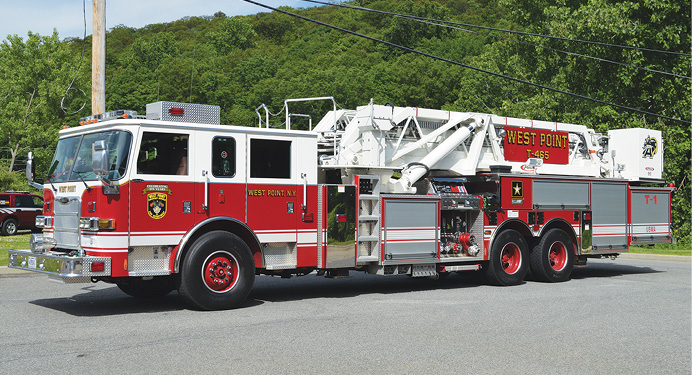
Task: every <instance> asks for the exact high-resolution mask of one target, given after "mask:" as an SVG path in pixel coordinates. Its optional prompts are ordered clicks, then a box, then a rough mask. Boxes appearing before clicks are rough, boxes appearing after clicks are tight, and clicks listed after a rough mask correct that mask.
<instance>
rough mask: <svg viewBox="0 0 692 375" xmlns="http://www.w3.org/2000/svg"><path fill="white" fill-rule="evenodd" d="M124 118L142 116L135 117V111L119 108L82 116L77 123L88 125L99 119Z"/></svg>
mask: <svg viewBox="0 0 692 375" xmlns="http://www.w3.org/2000/svg"><path fill="white" fill-rule="evenodd" d="M126 118H142V117H141V116H140V117H137V111H126V110H123V109H119V110H117V111H110V112H106V113H100V114H98V115H91V116H87V117H82V118H80V119H79V125H90V124H95V123H97V122H99V121H107V120H114V119H126Z"/></svg>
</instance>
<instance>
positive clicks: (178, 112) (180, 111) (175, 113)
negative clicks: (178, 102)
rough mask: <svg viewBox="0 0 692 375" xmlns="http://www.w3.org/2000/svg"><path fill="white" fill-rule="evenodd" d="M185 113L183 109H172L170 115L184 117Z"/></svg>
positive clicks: (169, 111)
mask: <svg viewBox="0 0 692 375" xmlns="http://www.w3.org/2000/svg"><path fill="white" fill-rule="evenodd" d="M184 112H185V111H184V110H183V109H182V108H171V109H169V110H168V113H170V114H171V115H172V116H182V115H183V114H184Z"/></svg>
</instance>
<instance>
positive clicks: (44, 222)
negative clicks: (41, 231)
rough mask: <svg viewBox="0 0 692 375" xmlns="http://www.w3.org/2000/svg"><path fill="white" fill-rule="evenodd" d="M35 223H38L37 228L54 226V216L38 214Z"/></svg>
mask: <svg viewBox="0 0 692 375" xmlns="http://www.w3.org/2000/svg"><path fill="white" fill-rule="evenodd" d="M34 225H36V227H37V228H49V227H51V226H53V218H52V217H50V216H36V221H35V222H34Z"/></svg>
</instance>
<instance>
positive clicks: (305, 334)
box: [0, 259, 692, 375]
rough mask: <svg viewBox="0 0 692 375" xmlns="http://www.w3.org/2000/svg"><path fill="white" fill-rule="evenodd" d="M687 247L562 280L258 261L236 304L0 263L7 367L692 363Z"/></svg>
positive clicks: (528, 369) (442, 368)
mask: <svg viewBox="0 0 692 375" xmlns="http://www.w3.org/2000/svg"><path fill="white" fill-rule="evenodd" d="M690 271H691V263H681V262H672V261H657V260H633V259H618V260H616V261H610V260H590V261H589V265H588V266H586V267H583V268H577V269H575V271H574V273H573V279H572V280H571V281H569V282H565V283H560V284H544V283H538V282H527V283H525V284H524V285H520V286H515V287H492V286H487V285H485V284H484V282H483V280H482V278H480V277H479V276H478V275H477V274H475V273H467V274H463V275H452V276H450V277H449V278H447V279H444V280H437V281H433V280H428V279H411V278H408V277H406V276H403V277H402V276H390V277H382V276H371V275H364V274H355V273H352V275H353V276H352V277H350V278H344V279H324V278H321V277H315V276H314V275H309V276H305V277H301V278H293V279H289V280H284V279H278V278H271V277H268V276H261V277H258V278H257V280H256V283H255V288H254V290H253V292H252V294H251V295H250V298H249V300H248V301H247V303H246V304H245V306H244V307H243V308H239V309H236V310H231V311H215V312H199V311H193V310H189V309H187V308H186V307H185V306H184V305H182V302H181V301H180V299H179V297H178V296H177V294H176V293H175V292H174V293H172V294H171V295H169V296H167V297H165V298H163V299H161V300H159V301H155V302H154V301H140V300H137V299H134V298H131V297H128V296H126V295H125V294H123V293H122V292H120V290H119V289H117V287H114V286H112V285H108V284H103V283H98V284H72V285H61V284H56V283H52V282H49V281H48V280H47V278H45V277H44V276H33V275H32V276H25V275H0V301H2V302H1V303H0V319H1V323H0V327H1V329H0V373H2V374H13V375H15V374H22V373H42V374H43V373H56V374H70V373H74V374H87V373H88V374H93V373H115V372H119V373H126V374H131V373H147V374H154V373H167V374H171V373H178V374H180V373H195V374H214V373H217V372H219V371H223V372H224V373H226V374H245V373H251V374H266V373H291V374H317V373H337V374H352V373H366V374H371V373H404V374H421V373H430V374H433V373H434V374H437V373H452V372H454V373H463V374H477V373H495V374H532V373H536V374H690V373H691V372H692V370H691V352H692V347H691V346H692V344H691V336H692V327H691V319H692V317H691V309H692V301H691V290H690V286H691V284H692V278H691V277H692V276H691V272H690Z"/></svg>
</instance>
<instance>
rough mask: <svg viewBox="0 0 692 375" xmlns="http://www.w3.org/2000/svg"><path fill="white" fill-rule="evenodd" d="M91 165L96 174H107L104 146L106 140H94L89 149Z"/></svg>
mask: <svg viewBox="0 0 692 375" xmlns="http://www.w3.org/2000/svg"><path fill="white" fill-rule="evenodd" d="M91 166H92V169H93V170H94V173H95V174H96V175H97V176H99V177H101V176H106V175H108V167H109V165H108V146H106V141H104V140H100V141H96V142H94V145H93V147H92V149H91Z"/></svg>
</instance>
